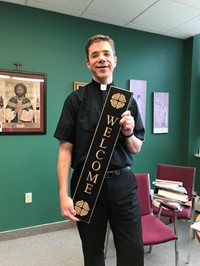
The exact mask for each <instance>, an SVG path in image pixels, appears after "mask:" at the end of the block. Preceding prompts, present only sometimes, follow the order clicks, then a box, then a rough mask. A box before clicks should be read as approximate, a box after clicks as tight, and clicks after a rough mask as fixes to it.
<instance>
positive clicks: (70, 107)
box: [54, 93, 78, 144]
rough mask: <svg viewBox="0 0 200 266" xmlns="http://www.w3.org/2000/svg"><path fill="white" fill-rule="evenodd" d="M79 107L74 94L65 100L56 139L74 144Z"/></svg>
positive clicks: (55, 135)
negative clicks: (77, 108)
mask: <svg viewBox="0 0 200 266" xmlns="http://www.w3.org/2000/svg"><path fill="white" fill-rule="evenodd" d="M77 106H78V102H77V99H76V97H75V95H74V94H73V93H72V94H70V95H69V96H68V98H67V99H66V100H65V102H64V105H63V109H62V112H61V115H60V119H59V122H58V125H57V127H56V131H55V133H54V137H55V138H57V139H58V140H65V141H68V142H70V143H72V144H74V139H75V129H76V119H77V115H76V112H77V110H76V107H77Z"/></svg>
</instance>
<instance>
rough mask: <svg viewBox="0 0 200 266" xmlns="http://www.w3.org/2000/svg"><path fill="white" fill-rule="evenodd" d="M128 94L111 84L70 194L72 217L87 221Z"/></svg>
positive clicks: (96, 196) (116, 136) (129, 96)
mask: <svg viewBox="0 0 200 266" xmlns="http://www.w3.org/2000/svg"><path fill="white" fill-rule="evenodd" d="M131 97H132V92H130V91H127V90H123V89H120V88H117V87H114V86H111V87H110V90H109V92H108V95H107V98H106V101H105V104H104V107H103V110H102V112H101V115H100V118H99V121H98V124H97V127H96V130H95V133H94V136H93V139H92V142H91V145H90V148H89V151H88V154H87V157H86V160H85V163H84V166H83V169H82V171H81V174H80V178H79V181H78V184H77V187H76V189H75V192H74V196H73V200H74V205H75V210H76V213H77V214H76V217H77V218H79V219H80V220H82V221H84V222H87V223H89V222H90V220H91V217H92V214H93V211H94V208H95V204H96V202H97V199H98V195H99V193H100V190H101V187H102V184H103V180H104V177H105V174H106V171H107V169H108V166H109V163H110V160H111V157H112V154H113V150H114V148H115V144H116V142H117V139H118V136H119V132H120V129H121V126H120V124H119V121H120V119H121V114H122V113H124V112H125V111H126V110H127V109H128V106H129V102H130V99H131Z"/></svg>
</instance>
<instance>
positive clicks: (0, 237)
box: [0, 220, 76, 242]
mask: <svg viewBox="0 0 200 266" xmlns="http://www.w3.org/2000/svg"><path fill="white" fill-rule="evenodd" d="M75 226H76V223H75V222H71V221H69V220H67V221H61V222H55V223H49V224H42V225H37V226H32V227H26V228H21V229H16V230H9V231H5V232H0V242H1V241H6V240H11V239H16V238H22V237H28V236H33V235H38V234H44V233H49V232H54V231H59V230H65V229H70V228H74V227H75Z"/></svg>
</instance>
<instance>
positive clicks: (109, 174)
mask: <svg viewBox="0 0 200 266" xmlns="http://www.w3.org/2000/svg"><path fill="white" fill-rule="evenodd" d="M130 169H131V167H130V166H126V167H124V168H121V169H118V170H114V171H108V172H106V175H105V179H109V178H113V177H115V176H119V175H123V174H125V173H126V172H128V171H129V170H130Z"/></svg>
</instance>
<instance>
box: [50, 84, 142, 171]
mask: <svg viewBox="0 0 200 266" xmlns="http://www.w3.org/2000/svg"><path fill="white" fill-rule="evenodd" d="M111 85H112V84H109V85H107V91H108V90H109V87H110V86H111ZM104 99H105V92H103V91H101V90H100V84H99V83H97V82H96V81H94V80H92V82H91V83H89V84H87V85H86V86H85V87H83V88H80V89H78V90H77V91H75V92H73V93H72V94H70V95H69V96H68V97H67V99H66V100H65V103H64V106H63V110H62V113H61V116H60V120H59V122H58V125H57V128H56V131H55V134H54V137H55V138H57V139H59V140H65V141H68V142H70V143H72V144H73V155H72V168H73V169H76V170H78V169H81V168H82V166H83V164H84V161H85V158H86V155H87V153H88V150H89V147H90V144H91V141H92V137H93V134H94V132H95V129H96V126H97V123H98V120H99V117H100V114H101V111H102V108H103V101H104ZM129 110H130V111H131V114H132V116H133V117H134V120H135V129H134V135H135V136H136V137H138V138H139V139H141V140H144V127H143V124H142V120H141V116H140V113H139V110H138V106H137V103H136V101H135V99H134V98H132V99H131V103H130V106H129ZM132 164H133V158H132V154H131V153H130V152H129V151H128V149H127V148H126V145H125V141H124V138H123V135H122V134H120V135H119V138H118V141H117V143H116V147H115V149H114V152H113V155H112V158H111V161H110V165H109V167H108V170H109V171H110V170H116V169H120V168H123V167H125V166H131V165H132Z"/></svg>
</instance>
